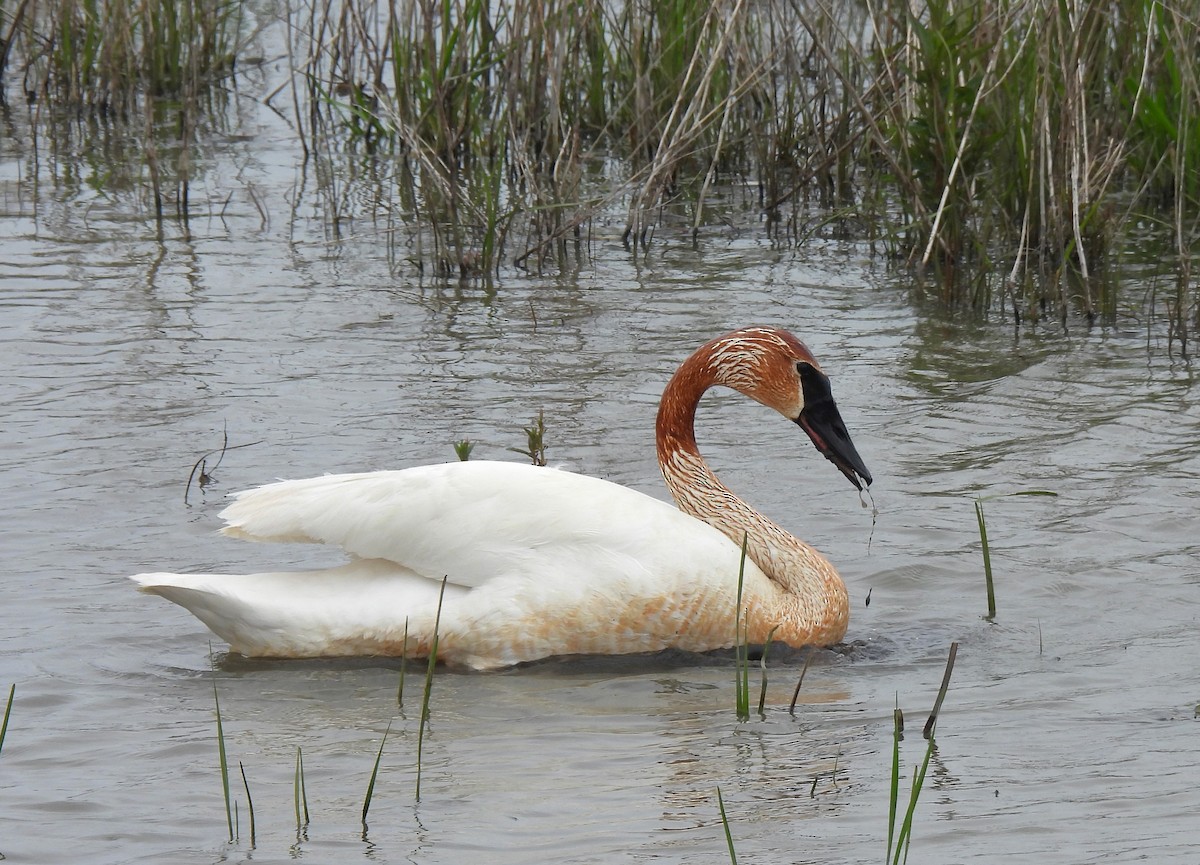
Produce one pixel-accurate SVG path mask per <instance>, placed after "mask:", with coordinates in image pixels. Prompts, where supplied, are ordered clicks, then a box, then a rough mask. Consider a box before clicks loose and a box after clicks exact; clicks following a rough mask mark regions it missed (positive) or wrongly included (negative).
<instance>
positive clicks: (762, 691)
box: [758, 625, 779, 718]
mask: <svg viewBox="0 0 1200 865" xmlns="http://www.w3.org/2000/svg"><path fill="white" fill-rule="evenodd" d="M778 630H779V625H776V626H775V627H773V628H771V630H770V631H769V632H768V633H767V642H766V643H764V644H763V650H762V657H761V658H759V659H758V666H759V669H760V670H762V685H761V686H760V687H759V689H758V716H759V717H760V718H764V717H766V712H765V711H763V706H765V705H766V703H767V652H769V651H770V650H771V638H772V637H774V636H775V632H776V631H778Z"/></svg>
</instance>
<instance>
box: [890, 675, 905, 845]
mask: <svg viewBox="0 0 1200 865" xmlns="http://www.w3.org/2000/svg"><path fill="white" fill-rule="evenodd" d="M898 702H899V699H898V698H897V703H898ZM903 738H904V713H903V712H902V711H900V706H899V705H897V706H896V708H895V709H894V710H893V711H892V783H891V789H890V795H889V796H888V840H887V858H888V859H891V858H892V842H893V841H894V840H895V836H896V811H897V809H898V807H899V803H900V740H901V739H903Z"/></svg>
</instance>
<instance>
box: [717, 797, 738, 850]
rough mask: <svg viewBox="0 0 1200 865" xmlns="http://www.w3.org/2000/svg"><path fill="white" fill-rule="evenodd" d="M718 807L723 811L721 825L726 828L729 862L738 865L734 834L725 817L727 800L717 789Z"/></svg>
mask: <svg viewBox="0 0 1200 865" xmlns="http://www.w3.org/2000/svg"><path fill="white" fill-rule="evenodd" d="M717 807H718V808H719V809H720V810H721V825H722V826H724V827H725V843H726V845H728V847H729V861H730V863H732V865H737V853H736V852H735V851H734V849H733V833H732V832H730V831H729V818H728V817H726V816H725V800H724V798H722V796H721V788H720V787H718V788H717Z"/></svg>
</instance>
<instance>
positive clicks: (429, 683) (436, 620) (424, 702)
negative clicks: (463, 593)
mask: <svg viewBox="0 0 1200 865" xmlns="http://www.w3.org/2000/svg"><path fill="white" fill-rule="evenodd" d="M446 579H447V578H446V577H442V588H441V591H439V592H438V605H437V614H436V615H435V616H434V617H433V641H432V642H431V643H430V646H429V666H428V667H427V668H426V670H425V693H424V694H422V695H421V720H420V723H419V724H418V725H417V789H416V800H417V801H418V802H420V801H421V758H422V756H423V754H424V748H425V728H426V727H427V726H429V695H430V694H431V693H432V692H433V670H434V667H436V666H437V650H438V628H439V627H440V625H441V622H442V599H443V598H445V596H446Z"/></svg>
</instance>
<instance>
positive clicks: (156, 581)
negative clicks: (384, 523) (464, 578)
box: [130, 560, 463, 658]
mask: <svg viewBox="0 0 1200 865" xmlns="http://www.w3.org/2000/svg"><path fill="white" fill-rule="evenodd" d="M130 579H132V580H133V581H134V582H135V583H137V584H138V588H139V589H140V590H141V591H143V592H147V593H150V594H155V595H161V596H162V597H164V598H166V599H167V600H169V601H172V602H174V603H176V604H179V606H181V607H183V608H184V609H186V610H188V611H189V612H190V613H192V615H194V616H195V617H196V618H198V619H199V620H200V621H201V622H203V623H204V624H205V625H207V626H208V628H209V629H210V630H211V631H212V632H213V633H214V634H216V635H217V636H218V637H220V638H221V639H223V640H225V641H226V642H227V643H229V647H230V649H231V650H232V651H234V652H237V653H239V654H242V655H245V656H247V657H269V658H313V657H339V656H342V657H344V656H368V655H378V656H389V657H399V656H401V655H405V654H407V655H409V656H410V657H420V656H422V655H428V652H429V645H430V642H431V638H432V630H433V621H434V616H435V613H436V609H437V603H438V592H439V590H440V588H441V584H440V582H435V581H433V580H430V579H426V578H425V577H422V576H420V575H418V574H414V573H413V572H411V571H407V570H405V569H401V568H398V567H397V566H396V565H394V564H392V563H390V562H379V561H361V560H360V561H356V562H352V563H350V564H348V565H344V566H342V567H339V568H329V569H326V570H317V571H297V572H276V573H262V574H170V573H146V574H137V575H135V576H133V577H131V578H130ZM462 591H463V590H462V589H461V588H459V587H457V586H450V585H448V586H447V587H446V602H449V601H450V600H451V599H452V598H453V597H455V596H457V595H459V594H461V593H462ZM406 620H407V641H406V638H405V622H406Z"/></svg>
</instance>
